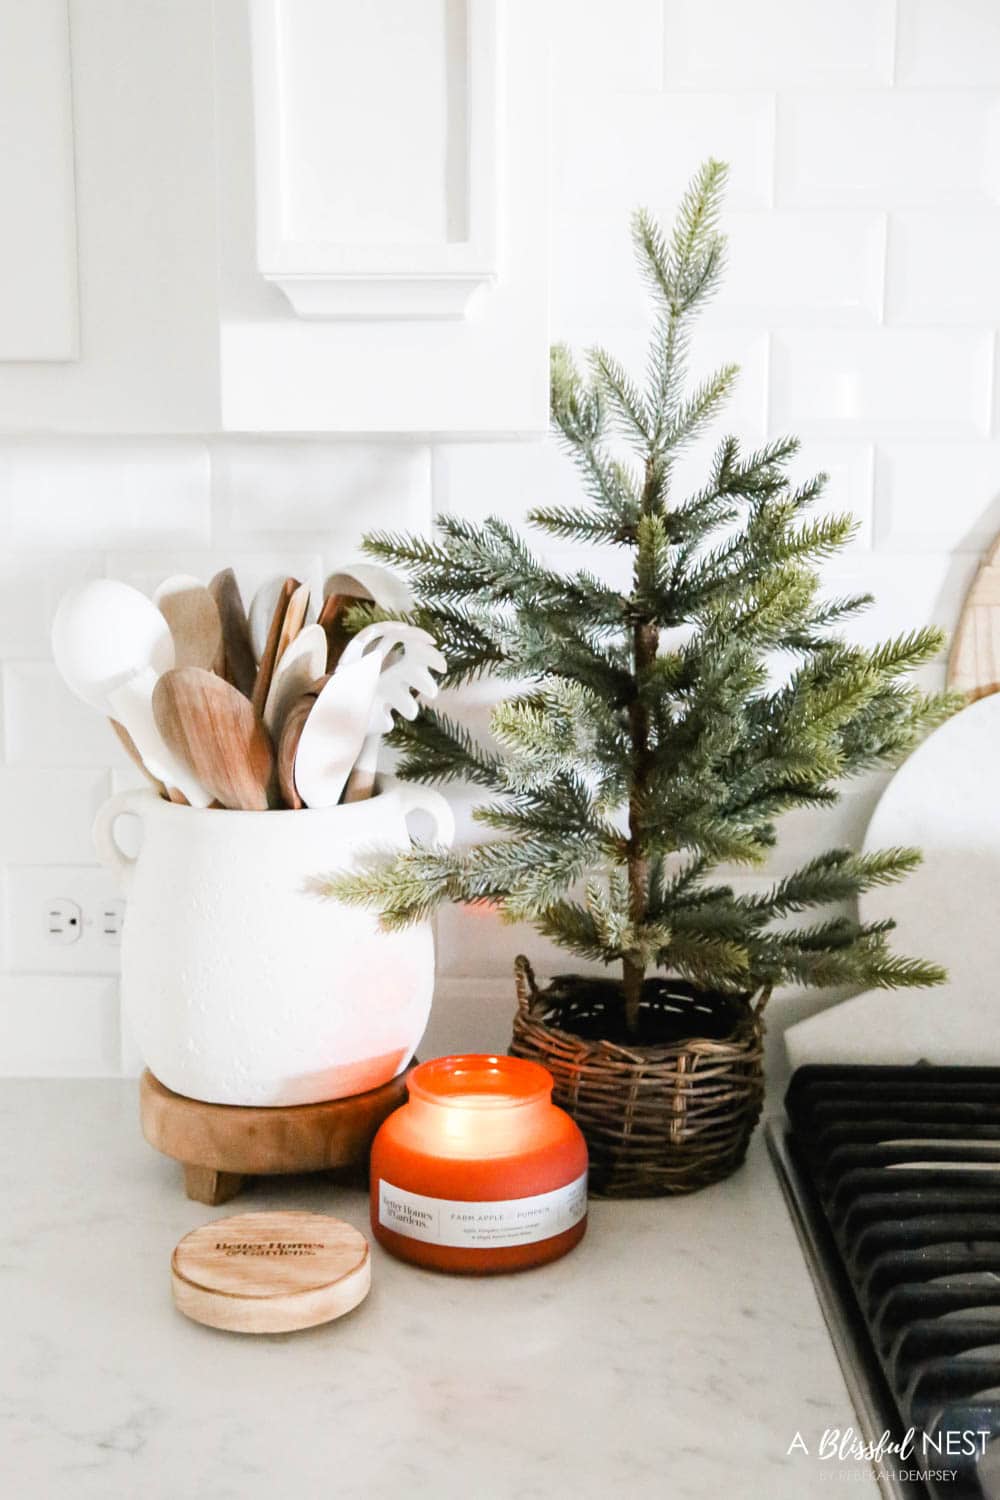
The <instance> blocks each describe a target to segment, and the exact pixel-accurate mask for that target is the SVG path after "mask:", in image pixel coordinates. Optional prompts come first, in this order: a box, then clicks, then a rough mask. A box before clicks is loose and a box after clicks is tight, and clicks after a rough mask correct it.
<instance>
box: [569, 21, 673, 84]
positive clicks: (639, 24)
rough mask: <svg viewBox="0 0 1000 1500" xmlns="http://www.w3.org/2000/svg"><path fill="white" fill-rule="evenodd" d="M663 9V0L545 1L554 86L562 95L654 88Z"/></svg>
mask: <svg viewBox="0 0 1000 1500" xmlns="http://www.w3.org/2000/svg"><path fill="white" fill-rule="evenodd" d="M662 11H663V5H662V0H615V4H614V5H604V4H601V5H581V4H580V0H550V4H549V25H550V30H551V35H552V38H553V43H552V81H553V85H554V88H555V89H556V90H557V91H559V92H566V93H589V92H590V91H592V90H594V89H598V88H599V89H601V90H612V89H613V90H618V89H622V90H625V89H658V88H659V87H660V82H661V76H662V72H663V59H662V33H663V16H662Z"/></svg>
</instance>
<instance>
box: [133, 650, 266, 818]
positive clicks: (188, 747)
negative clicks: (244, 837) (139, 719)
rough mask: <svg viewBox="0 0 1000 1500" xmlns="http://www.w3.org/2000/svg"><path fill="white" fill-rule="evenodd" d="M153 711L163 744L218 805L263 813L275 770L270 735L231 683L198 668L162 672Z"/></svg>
mask: <svg viewBox="0 0 1000 1500" xmlns="http://www.w3.org/2000/svg"><path fill="white" fill-rule="evenodd" d="M153 711H154V713H155V714H156V722H157V725H158V726H159V730H160V733H161V734H162V736H163V738H164V740H165V741H166V742H167V744H168V746H169V747H170V748H171V750H173V752H174V753H175V754H176V755H177V756H178V757H180V758H183V759H184V760H185V761H186V762H187V764H188V765H190V767H191V769H192V771H193V772H194V774H195V776H196V777H197V779H198V781H199V782H200V783H201V785H202V786H204V787H205V788H206V789H207V790H209V791H210V792H211V794H212V796H213V797H214V798H215V800H216V801H217V802H220V803H221V804H222V806H223V807H228V808H240V809H243V810H244V811H248V812H263V811H265V809H266V808H267V806H268V790H269V788H270V784H271V778H272V775H273V771H274V754H273V751H272V748H271V740H270V736H269V735H268V733H267V730H266V729H265V728H264V725H263V724H262V723H261V720H260V717H259V716H258V715H257V714H256V713H255V712H254V710H253V708H252V707H251V705H250V704H249V703H248V702H247V700H246V698H244V696H243V694H242V693H240V692H237V690H236V688H234V687H233V686H232V684H231V683H228V682H226V681H225V679H224V678H222V677H217V676H216V675H215V674H214V673H213V672H206V671H205V670H204V668H202V667H181V668H180V669H179V670H176V671H173V672H166V673H164V675H163V676H162V677H161V678H160V680H159V682H158V683H157V684H156V688H155V690H154V692H153Z"/></svg>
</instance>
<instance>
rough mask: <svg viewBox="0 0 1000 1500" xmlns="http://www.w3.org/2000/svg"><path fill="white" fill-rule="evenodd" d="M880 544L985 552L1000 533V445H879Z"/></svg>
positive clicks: (877, 498) (893, 547)
mask: <svg viewBox="0 0 1000 1500" xmlns="http://www.w3.org/2000/svg"><path fill="white" fill-rule="evenodd" d="M875 517H876V529H875V539H876V545H877V546H878V547H880V548H885V549H887V550H888V549H891V550H892V551H896V550H913V551H918V550H926V551H934V552H970V551H971V552H981V551H983V550H984V549H985V548H986V547H988V546H989V545H990V544H991V542H992V541H993V538H994V537H995V536H996V534H997V532H998V531H1000V443H998V442H988V443H920V442H912V443H880V444H879V446H878V450H877V453H876V463H875Z"/></svg>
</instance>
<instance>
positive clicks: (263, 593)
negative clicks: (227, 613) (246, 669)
mask: <svg viewBox="0 0 1000 1500" xmlns="http://www.w3.org/2000/svg"><path fill="white" fill-rule="evenodd" d="M284 586H285V580H284V578H282V576H281V574H280V573H277V574H275V575H274V577H273V578H265V579H264V582H263V583H262V584H260V585H259V586H258V587H257V588H256V589H255V590H254V596H253V598H252V599H251V600H250V607H249V609H248V610H247V623H248V624H249V626H250V644H251V645H252V646H253V654H254V659H255V660H256V661H260V659H261V657H262V656H263V655H264V647H265V646H266V645H267V637H268V632H269V631H270V629H271V621H272V620H273V619H274V611H275V610H276V609H277V607H278V600H279V599H280V598H281V591H282V589H283V588H284Z"/></svg>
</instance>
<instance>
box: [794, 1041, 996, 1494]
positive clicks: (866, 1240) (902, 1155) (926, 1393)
mask: <svg viewBox="0 0 1000 1500" xmlns="http://www.w3.org/2000/svg"><path fill="white" fill-rule="evenodd" d="M785 1109H786V1113H787V1116H788V1122H789V1129H788V1132H787V1135H786V1139H785V1149H786V1151H787V1154H788V1156H789V1157H790V1159H791V1163H792V1167H793V1169H794V1171H795V1173H796V1176H797V1178H798V1182H799V1186H800V1187H801V1186H803V1185H804V1186H805V1188H806V1190H807V1191H808V1192H809V1193H810V1194H811V1195H812V1197H813V1200H814V1204H815V1206H816V1208H818V1211H819V1216H820V1217H821V1219H822V1220H823V1222H824V1223H825V1226H826V1229H827V1230H828V1231H829V1241H830V1245H831V1246H832V1248H833V1255H834V1258H835V1260H836V1262H837V1263H838V1264H839V1269H840V1272H841V1273H842V1274H838V1275H837V1285H838V1293H837V1295H838V1297H839V1298H840V1299H842V1300H843V1299H853V1304H854V1305H853V1307H851V1306H850V1305H848V1306H845V1307H843V1309H842V1312H843V1315H844V1316H845V1317H847V1318H851V1319H853V1321H854V1323H855V1324H858V1323H860V1324H862V1325H863V1328H864V1330H865V1331H866V1335H867V1339H868V1340H870V1346H871V1348H870V1351H869V1353H870V1354H871V1355H873V1356H874V1361H873V1362H872V1363H873V1366H877V1368H878V1370H879V1371H880V1373H881V1376H882V1377H883V1379H884V1388H883V1390H882V1391H881V1392H880V1395H881V1396H884V1395H885V1393H886V1392H887V1393H888V1396H889V1398H890V1400H891V1403H892V1410H891V1411H890V1412H889V1413H888V1414H887V1415H888V1416H889V1417H890V1418H893V1417H894V1418H895V1420H894V1421H892V1420H890V1422H889V1426H890V1431H892V1432H893V1436H894V1437H895V1436H897V1435H899V1436H901V1435H902V1433H904V1432H905V1431H906V1430H907V1429H908V1428H910V1427H913V1428H915V1429H916V1431H917V1443H918V1447H917V1449H916V1453H915V1456H914V1458H913V1460H912V1462H913V1464H914V1466H917V1467H921V1468H925V1469H934V1468H947V1469H951V1470H955V1471H957V1474H956V1477H955V1478H954V1479H953V1480H949V1481H947V1482H936V1481H934V1480H933V1479H932V1480H930V1481H929V1482H926V1483H925V1486H924V1489H923V1490H922V1491H921V1490H920V1489H919V1488H917V1489H914V1490H912V1491H910V1493H913V1494H919V1493H924V1494H926V1495H928V1496H933V1497H935V1500H937V1497H941V1500H983V1497H992V1496H994V1495H1000V1489H997V1488H995V1487H994V1486H995V1484H996V1479H995V1477H994V1478H993V1479H992V1480H991V1478H990V1477H989V1476H990V1474H991V1473H992V1474H993V1475H995V1474H996V1470H997V1455H998V1452H1000V1445H997V1447H996V1448H995V1449H993V1450H991V1451H989V1452H988V1456H987V1458H986V1459H984V1460H983V1459H981V1454H980V1452H979V1451H978V1450H979V1447H980V1440H979V1439H978V1438H976V1439H970V1438H969V1437H967V1436H966V1434H978V1433H982V1432H986V1433H988V1434H989V1438H994V1437H998V1436H1000V1068H933V1067H925V1066H918V1067H910V1068H888V1067H837V1066H826V1067H819V1066H810V1067H804V1068H800V1069H799V1070H798V1072H796V1073H795V1075H794V1076H793V1078H792V1081H791V1084H790V1086H789V1089H788V1093H787V1095H786V1098H785ZM840 1310H841V1309H838V1311H840ZM861 1336H862V1337H865V1334H864V1333H862V1335H861ZM875 1378H877V1377H875ZM923 1434H926V1440H925V1439H924V1437H923ZM986 1441H987V1444H988V1442H989V1439H987V1440H986ZM970 1448H971V1449H973V1450H974V1451H969V1450H970Z"/></svg>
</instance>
